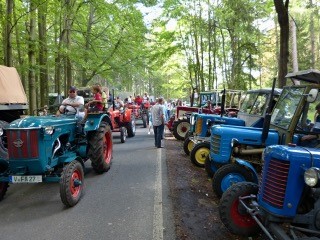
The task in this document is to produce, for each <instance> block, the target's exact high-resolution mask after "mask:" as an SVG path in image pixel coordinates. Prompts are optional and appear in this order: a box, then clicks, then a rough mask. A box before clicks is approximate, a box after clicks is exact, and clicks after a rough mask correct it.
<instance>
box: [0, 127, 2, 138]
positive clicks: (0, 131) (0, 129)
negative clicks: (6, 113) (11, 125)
mask: <svg viewBox="0 0 320 240" xmlns="http://www.w3.org/2000/svg"><path fill="white" fill-rule="evenodd" d="M2 135H3V128H2V127H0V137H1V136H2Z"/></svg>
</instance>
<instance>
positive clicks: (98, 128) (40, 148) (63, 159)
mask: <svg viewBox="0 0 320 240" xmlns="http://www.w3.org/2000/svg"><path fill="white" fill-rule="evenodd" d="M69 113H70V112H69ZM0 135H2V136H4V139H5V143H4V145H5V146H6V149H7V153H8V157H7V158H6V159H3V158H2V159H0V200H2V199H3V197H4V196H5V194H6V192H7V189H8V186H9V184H19V183H39V182H59V183H60V197H61V200H62V202H63V203H64V204H65V205H66V206H67V207H72V206H74V205H75V204H77V202H78V201H79V200H80V198H81V195H82V192H83V188H84V163H85V161H87V160H88V159H90V160H91V165H92V168H93V170H94V171H95V172H96V173H98V174H101V173H103V172H106V171H108V170H109V168H110V164H111V159H112V148H113V145H112V129H111V122H110V118H109V116H108V114H105V113H93V114H89V116H88V119H87V122H86V124H85V126H83V125H81V124H79V119H78V114H76V115H74V114H65V115H62V116H60V117H56V116H54V115H51V116H35V117H33V116H29V117H25V118H21V119H17V120H14V121H13V122H11V123H10V124H8V126H6V128H5V129H3V128H0Z"/></svg>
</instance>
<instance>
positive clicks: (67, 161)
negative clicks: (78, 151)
mask: <svg viewBox="0 0 320 240" xmlns="http://www.w3.org/2000/svg"><path fill="white" fill-rule="evenodd" d="M74 160H76V161H78V162H79V163H81V165H82V167H83V168H84V161H83V159H82V158H81V157H79V156H74V155H73V154H72V155H70V156H67V157H63V160H62V162H63V163H71V162H72V161H74Z"/></svg>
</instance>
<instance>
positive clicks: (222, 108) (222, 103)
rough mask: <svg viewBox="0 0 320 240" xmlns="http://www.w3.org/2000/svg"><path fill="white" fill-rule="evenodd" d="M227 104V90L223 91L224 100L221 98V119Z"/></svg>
mask: <svg viewBox="0 0 320 240" xmlns="http://www.w3.org/2000/svg"><path fill="white" fill-rule="evenodd" d="M225 103H226V89H225V88H223V90H222V98H221V117H222V116H223V115H224V105H225Z"/></svg>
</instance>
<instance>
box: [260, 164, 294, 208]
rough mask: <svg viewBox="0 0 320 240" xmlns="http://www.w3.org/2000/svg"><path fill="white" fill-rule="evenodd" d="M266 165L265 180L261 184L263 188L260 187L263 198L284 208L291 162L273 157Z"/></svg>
mask: <svg viewBox="0 0 320 240" xmlns="http://www.w3.org/2000/svg"><path fill="white" fill-rule="evenodd" d="M265 167H267V169H265V170H266V171H263V173H264V177H263V179H265V182H264V183H263V184H262V185H261V186H262V188H261V189H260V191H261V195H262V200H263V201H264V202H266V203H268V204H270V205H272V206H273V207H276V208H282V207H283V203H284V199H285V194H286V187H287V180H288V174H289V169H290V162H284V161H279V160H277V159H271V161H270V162H269V164H268V165H267V166H266V165H265Z"/></svg>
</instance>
